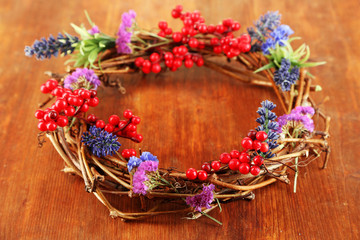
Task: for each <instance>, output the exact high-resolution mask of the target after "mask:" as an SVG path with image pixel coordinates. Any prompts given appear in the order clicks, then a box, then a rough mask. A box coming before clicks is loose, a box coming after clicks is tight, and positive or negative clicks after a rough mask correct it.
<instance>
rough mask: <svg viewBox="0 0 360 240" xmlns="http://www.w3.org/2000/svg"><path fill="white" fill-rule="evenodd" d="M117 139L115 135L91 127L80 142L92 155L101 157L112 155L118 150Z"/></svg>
mask: <svg viewBox="0 0 360 240" xmlns="http://www.w3.org/2000/svg"><path fill="white" fill-rule="evenodd" d="M117 139H118V138H117V137H116V135H113V134H112V133H108V132H107V131H105V130H103V129H101V128H97V127H95V126H91V127H90V129H89V131H88V132H85V133H83V135H82V137H81V142H83V143H84V144H85V145H87V146H88V147H89V149H90V151H91V152H92V153H93V154H94V155H96V156H98V157H103V156H107V155H113V154H114V153H115V152H116V151H118V150H119V148H120V146H121V144H120V143H119V142H118V141H117Z"/></svg>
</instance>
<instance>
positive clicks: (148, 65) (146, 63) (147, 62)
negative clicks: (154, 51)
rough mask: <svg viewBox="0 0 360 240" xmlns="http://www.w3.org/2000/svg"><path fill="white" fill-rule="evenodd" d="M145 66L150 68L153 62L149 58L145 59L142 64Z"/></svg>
mask: <svg viewBox="0 0 360 240" xmlns="http://www.w3.org/2000/svg"><path fill="white" fill-rule="evenodd" d="M142 67H143V68H150V67H151V62H150V61H149V60H145V61H144V62H143V64H142Z"/></svg>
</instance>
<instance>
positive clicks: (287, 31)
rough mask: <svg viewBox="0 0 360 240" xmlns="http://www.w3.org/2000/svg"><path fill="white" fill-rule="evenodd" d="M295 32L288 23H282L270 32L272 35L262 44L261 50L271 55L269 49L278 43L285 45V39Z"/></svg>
mask: <svg viewBox="0 0 360 240" xmlns="http://www.w3.org/2000/svg"><path fill="white" fill-rule="evenodd" d="M293 33H294V31H293V30H292V29H291V28H290V27H289V26H288V25H280V26H279V27H277V28H276V29H275V30H274V31H272V32H271V33H270V34H269V35H270V37H269V38H268V39H266V41H265V42H264V43H263V44H262V46H261V50H262V51H263V53H264V54H265V55H269V54H270V51H269V49H274V48H275V47H276V44H279V46H284V41H286V40H288V39H289V36H290V35H292V34H293Z"/></svg>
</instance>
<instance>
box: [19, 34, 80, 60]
mask: <svg viewBox="0 0 360 240" xmlns="http://www.w3.org/2000/svg"><path fill="white" fill-rule="evenodd" d="M78 42H79V39H78V38H77V37H75V36H71V35H70V34H67V33H65V34H64V35H63V34H61V33H59V34H58V36H57V38H54V37H53V36H52V35H50V37H49V38H48V39H46V38H42V39H41V40H40V41H39V40H35V42H34V44H33V45H32V46H26V47H25V50H24V51H25V56H28V57H32V56H35V57H36V59H38V60H44V59H46V58H47V59H50V58H51V57H52V56H54V57H57V56H58V55H59V54H62V55H64V56H65V55H67V54H71V53H72V52H73V51H74V50H75V46H76V45H77V43H78Z"/></svg>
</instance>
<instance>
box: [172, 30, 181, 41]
mask: <svg viewBox="0 0 360 240" xmlns="http://www.w3.org/2000/svg"><path fill="white" fill-rule="evenodd" d="M182 37H183V36H182V34H181V33H180V32H174V33H173V35H172V38H173V40H174V42H181V40H182Z"/></svg>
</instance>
